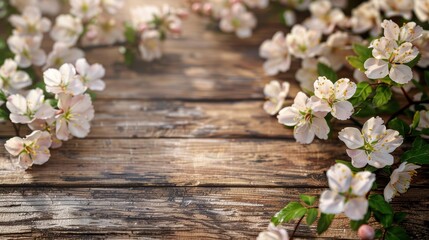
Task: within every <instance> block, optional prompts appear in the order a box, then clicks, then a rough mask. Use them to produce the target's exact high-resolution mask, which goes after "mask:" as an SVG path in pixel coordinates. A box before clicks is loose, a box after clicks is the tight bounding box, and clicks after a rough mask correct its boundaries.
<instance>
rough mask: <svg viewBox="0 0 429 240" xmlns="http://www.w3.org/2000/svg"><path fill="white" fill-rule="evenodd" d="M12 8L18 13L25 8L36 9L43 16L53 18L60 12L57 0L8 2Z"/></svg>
mask: <svg viewBox="0 0 429 240" xmlns="http://www.w3.org/2000/svg"><path fill="white" fill-rule="evenodd" d="M9 2H10V4H11V5H12V6H14V7H15V8H17V9H18V10H19V11H20V12H22V11H24V10H25V8H26V7H28V6H31V7H37V8H38V9H40V11H41V12H42V13H43V14H48V15H51V16H55V15H57V14H58V13H59V11H60V8H61V6H60V1H58V0H10V1H9Z"/></svg>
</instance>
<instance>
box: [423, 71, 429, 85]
mask: <svg viewBox="0 0 429 240" xmlns="http://www.w3.org/2000/svg"><path fill="white" fill-rule="evenodd" d="M424 79H425V83H426V86H428V87H429V70H426V71H424Z"/></svg>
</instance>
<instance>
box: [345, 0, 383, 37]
mask: <svg viewBox="0 0 429 240" xmlns="http://www.w3.org/2000/svg"><path fill="white" fill-rule="evenodd" d="M350 23H351V27H352V31H353V32H354V33H359V34H360V33H364V32H367V31H369V33H370V34H371V36H377V35H379V34H380V33H381V26H380V24H381V15H380V11H379V10H378V9H377V8H376V6H375V5H374V2H373V1H372V2H363V3H362V4H360V5H359V6H358V7H357V8H355V9H353V10H352V17H351V19H350Z"/></svg>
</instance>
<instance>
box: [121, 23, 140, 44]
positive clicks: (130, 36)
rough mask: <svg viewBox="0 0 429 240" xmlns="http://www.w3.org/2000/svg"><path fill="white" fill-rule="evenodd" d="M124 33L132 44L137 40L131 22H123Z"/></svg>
mask: <svg viewBox="0 0 429 240" xmlns="http://www.w3.org/2000/svg"><path fill="white" fill-rule="evenodd" d="M124 35H125V39H126V40H127V42H128V43H130V44H134V43H136V42H137V33H136V30H134V28H133V26H131V24H129V23H126V24H125V32H124Z"/></svg>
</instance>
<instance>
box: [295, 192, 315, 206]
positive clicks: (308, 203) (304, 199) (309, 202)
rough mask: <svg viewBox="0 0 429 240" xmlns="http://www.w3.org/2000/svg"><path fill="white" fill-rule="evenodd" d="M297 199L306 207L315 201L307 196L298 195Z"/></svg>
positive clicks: (313, 197)
mask: <svg viewBox="0 0 429 240" xmlns="http://www.w3.org/2000/svg"><path fill="white" fill-rule="evenodd" d="M299 198H300V199H301V200H302V201H303V202H304V203H305V204H307V205H308V206H313V204H314V202H315V201H316V197H315V196H308V195H304V194H300V195H299Z"/></svg>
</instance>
